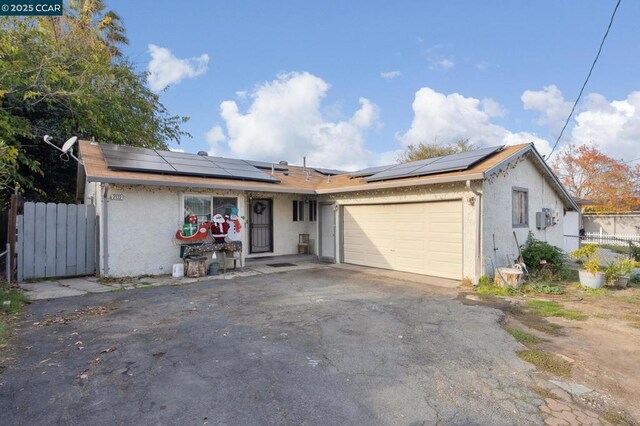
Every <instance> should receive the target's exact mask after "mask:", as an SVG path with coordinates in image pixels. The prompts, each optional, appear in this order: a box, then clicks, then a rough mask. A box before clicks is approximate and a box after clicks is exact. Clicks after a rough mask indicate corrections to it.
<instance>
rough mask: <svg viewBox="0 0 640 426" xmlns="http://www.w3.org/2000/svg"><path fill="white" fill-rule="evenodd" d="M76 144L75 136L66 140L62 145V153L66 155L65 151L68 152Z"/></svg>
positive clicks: (76, 138)
mask: <svg viewBox="0 0 640 426" xmlns="http://www.w3.org/2000/svg"><path fill="white" fill-rule="evenodd" d="M45 137H46V136H45ZM76 142H78V137H77V136H72V137H70V138H69V139H67V141H66V142H65V143H64V145H62V152H64V153H66V152H67V151H69V150H70V149H71V147H72V146H73V145H74V144H75V143H76Z"/></svg>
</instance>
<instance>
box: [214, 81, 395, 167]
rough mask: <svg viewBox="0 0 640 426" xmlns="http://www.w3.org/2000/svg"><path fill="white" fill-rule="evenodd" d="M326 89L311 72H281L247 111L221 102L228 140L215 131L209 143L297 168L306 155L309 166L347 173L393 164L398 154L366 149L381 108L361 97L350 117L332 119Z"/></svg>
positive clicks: (253, 95)
mask: <svg viewBox="0 0 640 426" xmlns="http://www.w3.org/2000/svg"><path fill="white" fill-rule="evenodd" d="M328 90H329V84H327V83H326V82H325V81H324V80H322V79H321V78H319V77H316V76H314V75H312V74H309V73H307V72H303V73H297V72H294V73H287V74H280V75H278V77H277V78H276V79H275V80H273V81H271V82H267V83H264V84H261V85H259V86H258V87H256V89H255V90H254V91H253V92H252V93H251V94H250V97H251V99H252V103H251V105H250V106H249V107H248V108H247V111H246V112H241V111H240V110H239V108H238V105H237V104H236V103H235V102H234V101H224V102H222V103H221V104H220V110H221V116H222V118H223V119H224V121H225V125H226V129H227V137H226V139H223V138H224V136H223V137H222V138H221V137H220V134H221V133H222V129H220V131H218V130H217V129H216V128H215V127H214V129H216V130H214V129H212V130H211V131H209V133H208V137H207V139H208V141H209V143H211V144H213V145H214V146H215V147H224V151H225V152H226V155H231V156H234V157H239V158H249V159H255V160H265V161H278V160H287V161H289V162H291V163H292V164H297V163H301V162H302V157H303V156H306V157H307V163H308V164H310V165H313V166H317V167H332V168H337V169H344V170H355V169H359V168H363V167H366V166H368V165H369V164H379V163H381V162H384V161H389V160H391V159H392V158H393V156H394V155H395V153H383V154H378V153H374V152H371V151H369V150H368V149H366V148H365V133H366V131H367V130H368V129H371V128H372V127H375V126H377V125H378V107H377V106H376V105H375V104H374V103H373V102H371V101H370V100H369V99H366V98H360V99H359V104H360V106H359V108H358V109H357V110H356V111H355V112H354V113H353V115H352V116H351V117H349V118H347V119H343V120H335V121H329V120H328V119H327V117H325V116H324V115H323V114H322V109H321V103H322V100H323V98H324V97H325V96H326V93H327V91H328ZM209 139H210V140H209ZM223 140H224V141H225V142H226V143H225V144H224V146H223V145H222V144H220V142H222V141H223ZM216 152H217V149H216Z"/></svg>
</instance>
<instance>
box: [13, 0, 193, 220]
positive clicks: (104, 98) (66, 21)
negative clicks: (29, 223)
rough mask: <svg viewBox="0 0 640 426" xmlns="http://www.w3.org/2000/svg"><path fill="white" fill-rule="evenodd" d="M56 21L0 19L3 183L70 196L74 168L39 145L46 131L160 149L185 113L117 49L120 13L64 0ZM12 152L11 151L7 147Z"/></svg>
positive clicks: (44, 197)
mask: <svg viewBox="0 0 640 426" xmlns="http://www.w3.org/2000/svg"><path fill="white" fill-rule="evenodd" d="M70 7H71V8H72V11H71V12H69V13H66V12H65V16H62V17H39V18H16V17H3V18H0V141H2V142H3V143H4V145H6V146H7V147H11V148H12V149H13V150H12V151H11V152H12V154H11V158H12V159H13V160H12V161H13V164H14V166H12V167H8V168H7V170H9V171H8V172H7V173H9V175H10V177H9V183H5V184H4V185H3V184H0V208H2V206H3V205H6V203H7V200H8V198H9V194H10V193H12V192H13V188H14V187H16V188H18V189H19V190H20V191H22V192H23V193H24V195H25V197H26V198H28V199H31V200H38V201H53V202H71V201H73V200H74V186H75V185H74V183H75V181H76V179H75V174H76V171H77V165H76V164H75V162H74V161H67V162H64V161H61V160H64V159H65V158H64V156H63V158H60V153H59V152H57V151H55V150H54V149H52V148H51V147H49V146H48V145H46V144H44V142H43V141H42V137H43V136H44V135H45V134H49V135H51V136H52V137H53V138H54V141H57V142H59V143H61V142H63V141H64V140H66V139H67V138H69V137H70V136H71V135H77V136H79V137H84V138H87V139H90V138H92V137H95V138H96V140H98V141H101V142H107V143H113V144H126V145H133V146H142V147H149V148H166V146H167V143H168V142H169V141H176V142H179V141H180V138H181V137H182V136H184V135H187V133H185V132H183V131H182V130H181V129H180V125H181V124H182V123H183V122H184V121H186V120H187V119H186V118H183V117H177V116H172V115H170V114H169V113H168V112H167V110H166V108H165V107H164V106H163V105H162V103H161V102H160V100H159V96H158V95H157V94H156V93H154V92H153V91H151V90H150V89H149V88H148V87H147V82H146V74H145V73H138V72H136V71H135V69H134V67H133V65H132V64H131V63H130V62H129V61H128V59H127V58H125V57H123V56H121V52H120V51H119V49H118V48H119V47H120V46H121V45H122V44H123V43H124V42H126V37H125V35H124V28H123V27H122V24H121V22H120V19H119V17H117V15H115V14H113V13H112V12H110V11H109V12H105V11H104V9H105V8H104V4H103V2H102V1H97V0H85V1H71V2H70ZM15 150H17V152H15Z"/></svg>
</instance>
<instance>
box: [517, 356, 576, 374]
mask: <svg viewBox="0 0 640 426" xmlns="http://www.w3.org/2000/svg"><path fill="white" fill-rule="evenodd" d="M516 353H517V354H518V356H519V357H520V358H522V359H523V360H525V361H527V362H529V363H531V364H533V365H535V366H536V367H537V368H538V369H539V370H543V371H547V372H549V373H551V374H554V375H556V376H561V377H565V376H568V375H569V374H570V373H571V363H570V362H568V361H566V360H564V359H562V358H560V357H558V356H556V355H552V354H550V353H548V352H544V351H540V350H537V349H524V350H521V351H516Z"/></svg>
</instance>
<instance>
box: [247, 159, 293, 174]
mask: <svg viewBox="0 0 640 426" xmlns="http://www.w3.org/2000/svg"><path fill="white" fill-rule="evenodd" d="M247 163H249V164H251V165H252V166H254V167H257V168H259V169H268V170H271V166H273V169H274V170H277V171H279V172H286V171H287V170H289V168H288V167H285V166H281V165H280V164H276V163H268V162H266V161H254V160H247Z"/></svg>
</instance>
